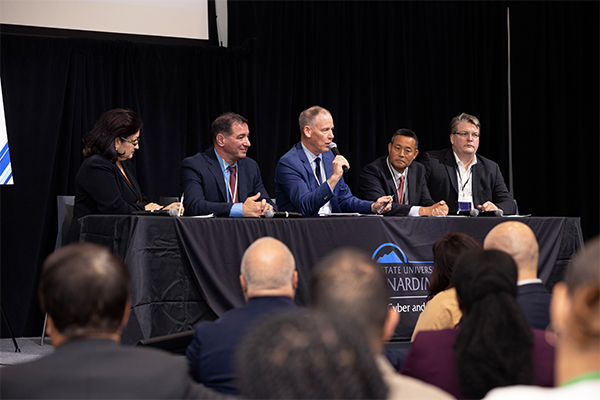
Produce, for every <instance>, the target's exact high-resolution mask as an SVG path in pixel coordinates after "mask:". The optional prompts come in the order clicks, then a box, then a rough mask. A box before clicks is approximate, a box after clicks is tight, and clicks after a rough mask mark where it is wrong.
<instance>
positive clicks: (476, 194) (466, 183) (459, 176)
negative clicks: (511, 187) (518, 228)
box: [421, 113, 517, 215]
mask: <svg viewBox="0 0 600 400" xmlns="http://www.w3.org/2000/svg"><path fill="white" fill-rule="evenodd" d="M479 131H480V123H479V120H478V119H477V118H476V117H474V116H472V115H469V114H464V113H463V114H461V115H459V116H457V117H454V118H453V119H452V122H451V123H450V142H451V143H452V147H451V148H449V149H444V150H435V151H429V152H427V153H425V154H424V156H423V158H422V160H421V162H422V163H423V165H424V166H425V170H426V177H427V187H428V188H429V193H430V194H431V197H432V198H433V200H434V201H440V200H445V201H446V203H447V204H448V208H449V211H448V213H449V214H456V213H457V211H459V210H460V211H463V210H464V211H467V210H470V209H473V208H477V209H479V210H481V211H494V210H497V209H501V210H502V211H504V214H507V215H508V214H515V213H516V212H517V206H516V204H515V202H514V200H513V197H512V195H511V194H510V192H509V191H508V190H507V189H506V185H505V184H504V178H503V177H502V172H500V168H499V167H498V164H496V163H495V162H493V161H491V160H489V159H487V158H485V157H482V156H478V155H476V153H477V149H478V148H479Z"/></svg>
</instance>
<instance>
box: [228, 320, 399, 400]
mask: <svg viewBox="0 0 600 400" xmlns="http://www.w3.org/2000/svg"><path fill="white" fill-rule="evenodd" d="M235 365H236V368H237V371H238V373H237V376H238V385H239V389H240V393H241V395H242V396H243V397H245V398H249V399H384V398H386V392H387V389H386V386H385V384H384V382H383V380H382V378H381V375H380V373H379V369H378V368H377V365H376V363H375V359H374V357H373V353H372V352H371V349H370V348H369V345H368V343H367V342H366V341H365V340H364V339H363V336H362V332H356V327H355V326H354V325H353V324H349V323H347V320H346V322H343V321H342V320H339V319H336V318H334V317H332V316H331V315H327V316H326V315H325V314H319V313H315V314H306V313H304V314H301V313H299V312H292V313H285V314H279V315H276V316H274V317H271V318H269V319H267V320H265V321H263V322H261V323H259V324H258V325H256V326H255V327H254V328H252V329H251V330H250V331H249V332H248V334H247V335H246V337H245V338H244V340H243V341H242V343H241V345H240V349H239V351H238V354H237V361H236V363H235Z"/></svg>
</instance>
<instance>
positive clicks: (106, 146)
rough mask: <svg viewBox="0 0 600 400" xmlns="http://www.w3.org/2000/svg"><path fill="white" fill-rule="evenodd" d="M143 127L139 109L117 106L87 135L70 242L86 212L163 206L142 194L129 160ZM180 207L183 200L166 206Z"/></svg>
mask: <svg viewBox="0 0 600 400" xmlns="http://www.w3.org/2000/svg"><path fill="white" fill-rule="evenodd" d="M142 126H143V123H142V121H141V120H140V118H139V117H138V116H137V114H136V113H135V112H133V111H131V110H127V109H122V108H117V109H114V110H110V111H107V112H105V113H104V114H102V116H101V117H100V118H99V119H98V121H96V125H95V126H94V129H92V131H91V132H90V134H89V135H88V136H87V137H86V138H85V148H84V149H83V156H84V157H85V160H84V161H83V164H82V165H81V167H80V168H79V172H77V177H76V178H75V207H74V209H73V223H72V224H71V228H70V230H69V235H68V238H67V241H68V242H74V241H77V239H78V237H79V224H78V223H76V221H78V220H79V218H81V217H84V216H86V215H90V214H131V213H132V212H134V211H143V210H147V211H154V210H159V209H163V208H162V207H161V206H160V205H158V204H156V203H151V202H149V201H148V199H147V198H146V196H144V195H143V194H142V191H141V190H140V185H139V184H138V182H137V180H136V175H135V168H134V166H133V165H132V164H131V163H130V161H129V160H130V159H131V158H132V157H133V154H134V153H135V151H136V150H137V149H139V146H140V130H141V129H142ZM179 207H180V203H171V204H169V205H168V206H166V207H164V209H165V210H170V209H172V208H177V209H178V208H179Z"/></svg>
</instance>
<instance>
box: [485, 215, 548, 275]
mask: <svg viewBox="0 0 600 400" xmlns="http://www.w3.org/2000/svg"><path fill="white" fill-rule="evenodd" d="M483 247H484V248H485V249H486V250H492V249H495V250H501V251H504V252H506V253H508V254H510V255H511V256H512V258H513V259H514V260H515V262H516V263H517V268H518V270H519V280H520V281H521V280H524V279H535V278H537V268H538V259H539V250H540V249H539V246H538V242H537V240H536V238H535V234H534V233H533V231H532V230H531V228H530V227H528V226H527V225H525V224H524V223H522V222H518V221H509V222H504V223H502V224H499V225H496V226H495V227H494V228H493V229H492V230H491V231H489V233H488V234H487V236H486V237H485V240H484V241H483Z"/></svg>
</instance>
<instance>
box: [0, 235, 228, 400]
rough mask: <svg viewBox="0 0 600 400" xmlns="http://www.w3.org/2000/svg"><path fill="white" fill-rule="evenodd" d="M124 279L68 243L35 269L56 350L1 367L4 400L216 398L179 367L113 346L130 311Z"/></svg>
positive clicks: (96, 255) (92, 249)
mask: <svg viewBox="0 0 600 400" xmlns="http://www.w3.org/2000/svg"><path fill="white" fill-rule="evenodd" d="M129 286H130V280H129V273H128V271H127V268H126V267H125V265H124V264H123V262H122V261H121V260H120V259H119V258H117V257H116V256H114V255H113V254H111V253H110V251H108V250H107V249H106V248H104V247H100V246H97V245H94V244H91V243H77V244H71V245H68V246H65V247H62V248H61V249H59V250H57V251H56V252H54V253H53V254H51V255H50V256H49V257H48V258H47V259H46V261H45V263H44V266H43V272H42V277H41V280H40V288H39V297H40V302H41V306H42V309H44V310H45V311H47V313H48V328H47V332H48V335H49V336H50V338H51V339H52V345H53V346H54V347H55V348H56V350H55V351H54V352H53V353H51V354H49V355H47V356H45V357H42V358H39V359H37V360H34V361H31V362H27V363H24V364H19V365H15V366H6V367H3V368H2V372H1V374H2V383H1V385H0V395H1V397H2V398H4V399H92V398H94V399H132V398H133V399H184V398H206V399H209V398H210V399H213V398H223V396H222V395H220V394H218V393H215V392H213V391H211V390H209V389H207V388H205V387H203V386H201V385H198V384H196V383H194V382H192V380H191V379H190V378H189V376H188V375H187V370H186V365H185V361H184V360H182V359H180V358H179V357H175V356H172V355H170V354H168V353H164V352H162V351H158V350H150V349H139V348H133V347H126V346H121V345H119V340H120V334H121V331H122V330H123V327H124V326H125V324H126V323H127V319H128V317H129V309H130V299H129Z"/></svg>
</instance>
